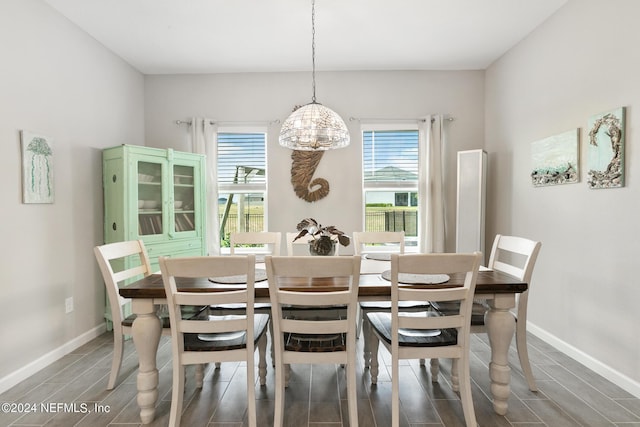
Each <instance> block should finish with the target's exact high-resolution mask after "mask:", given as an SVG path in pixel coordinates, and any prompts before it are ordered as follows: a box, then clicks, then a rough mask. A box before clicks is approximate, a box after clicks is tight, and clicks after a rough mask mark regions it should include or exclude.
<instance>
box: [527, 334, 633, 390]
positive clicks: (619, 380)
mask: <svg viewBox="0 0 640 427" xmlns="http://www.w3.org/2000/svg"><path fill="white" fill-rule="evenodd" d="M527 331H529V332H531V333H532V334H533V335H535V336H537V337H538V338H540V339H541V340H543V341H544V342H546V343H548V344H549V345H551V346H553V347H555V348H557V349H558V350H560V351H561V352H563V353H564V354H566V355H567V356H569V357H571V358H572V359H575V360H577V361H578V362H580V363H582V364H583V365H585V366H586V367H587V368H589V369H591V370H592V371H594V372H596V373H597V374H599V375H602V376H603V377H604V378H606V379H607V380H609V381H611V382H612V383H614V384H615V385H617V386H618V387H620V388H622V389H623V390H625V391H627V392H628V393H631V394H632V395H633V396H635V397H636V398H640V383H639V382H637V381H634V380H633V379H631V378H629V377H628V376H626V375H624V374H623V373H621V372H619V371H617V370H615V369H613V368H612V367H611V366H609V365H606V364H604V363H602V362H601V361H599V360H597V359H595V358H594V357H592V356H590V355H588V354H587V353H585V352H583V351H582V350H580V349H578V348H576V347H574V346H572V345H571V344H568V343H566V342H565V341H562V340H561V339H560V338H558V337H556V336H555V335H553V334H551V333H549V332H548V331H546V330H544V329H542V328H539V327H538V326H536V325H533V324H532V323H531V322H527Z"/></svg>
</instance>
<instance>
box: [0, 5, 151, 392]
mask: <svg viewBox="0 0 640 427" xmlns="http://www.w3.org/2000/svg"><path fill="white" fill-rule="evenodd" d="M0 40H2V43H0V60H1V61H2V67H0V117H1V118H2V119H1V120H0V182H2V185H0V200H2V208H1V212H2V214H1V220H0V236H2V241H3V244H2V245H1V246H0V257H1V259H2V262H1V263H0V266H1V267H0V342H1V343H2V351H0V390H1V389H2V388H3V387H6V386H7V385H11V383H12V382H14V381H15V380H17V379H19V378H20V375H22V374H25V373H26V374H28V373H29V372H28V369H29V366H31V368H34V369H36V368H37V363H36V364H35V365H30V364H31V363H33V362H34V361H36V360H41V361H43V362H44V363H46V362H47V361H51V359H52V358H55V357H57V356H58V355H61V354H60V351H62V354H64V350H65V349H67V350H68V349H69V343H70V342H78V339H81V337H83V336H85V335H86V333H87V332H90V331H92V330H93V329H94V328H99V327H100V325H101V324H102V323H103V322H104V319H103V318H102V313H103V306H104V291H103V289H104V285H103V284H102V282H101V281H100V280H99V279H98V269H97V265H96V262H95V259H94V257H93V252H92V248H93V246H94V245H96V244H97V243H101V242H102V234H103V233H102V191H101V187H102V179H101V172H102V164H101V149H102V148H105V147H108V146H112V145H118V144H122V143H130V144H144V123H143V107H144V106H143V90H144V85H143V76H142V75H141V74H140V73H138V72H137V71H135V70H134V69H133V68H132V67H130V66H129V65H127V64H126V63H125V62H123V61H122V60H121V59H119V58H118V57H116V56H114V55H113V54H112V53H110V52H109V51H107V50H106V49H105V48H104V47H102V46H101V45H99V44H98V43H97V42H96V41H95V40H94V39H92V38H91V37H90V36H88V35H87V34H86V33H84V32H82V31H80V30H79V29H77V28H76V27H75V26H74V25H72V24H71V23H69V22H68V21H67V20H66V19H65V18H63V17H62V16H61V15H59V14H58V13H57V12H55V11H54V10H53V9H51V8H50V7H49V6H47V5H45V4H44V3H42V2H41V1H37V0H2V2H0ZM21 129H25V130H31V131H35V132H40V133H42V134H44V135H47V136H49V137H51V138H53V139H54V144H55V145H54V168H55V170H54V174H55V178H54V183H55V203H53V204H41V205H34V204H23V203H22V184H21V169H20V166H21V152H20V136H19V131H20V130H21ZM67 297H73V298H74V300H75V310H74V311H73V312H72V313H71V314H65V298H67ZM63 347H64V348H63ZM17 371H21V372H17ZM9 374H12V375H9Z"/></svg>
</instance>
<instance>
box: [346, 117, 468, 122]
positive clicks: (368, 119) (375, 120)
mask: <svg viewBox="0 0 640 427" xmlns="http://www.w3.org/2000/svg"><path fill="white" fill-rule="evenodd" d="M434 120H435V119H431V121H432V122H433V121H434ZM444 120H446V121H448V122H452V121H454V120H455V119H454V118H453V117H448V116H445V117H444ZM349 121H350V122H354V121H358V122H361V121H366V122H408V121H418V122H426V121H427V119H424V118H420V119H380V118H370V117H349Z"/></svg>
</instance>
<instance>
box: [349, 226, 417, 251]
mask: <svg viewBox="0 0 640 427" xmlns="http://www.w3.org/2000/svg"><path fill="white" fill-rule="evenodd" d="M404 237H405V236H404V231H356V232H354V233H353V247H354V253H355V254H356V255H361V254H364V253H372V252H384V253H394V252H397V253H401V254H403V253H404Z"/></svg>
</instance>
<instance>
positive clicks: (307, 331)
mask: <svg viewBox="0 0 640 427" xmlns="http://www.w3.org/2000/svg"><path fill="white" fill-rule="evenodd" d="M265 263H266V267H267V276H268V278H269V279H268V280H269V295H270V298H271V310H272V322H273V323H274V343H275V352H276V371H275V382H276V390H275V410H274V424H273V425H274V427H282V425H283V420H284V389H285V387H286V386H287V384H288V378H289V366H290V365H291V364H318V363H324V364H327V363H328V364H341V365H344V366H345V367H346V377H347V395H348V406H349V425H350V426H351V427H357V426H358V409H357V395H356V387H357V384H356V337H355V333H356V331H355V328H356V322H355V315H356V306H357V301H358V284H359V280H360V257H358V256H341V257H336V256H293V257H291V256H287V257H271V256H267V257H266V259H265ZM335 277H343V278H345V283H344V287H342V288H340V289H337V290H336V289H334V288H332V287H323V286H322V284H321V283H319V282H323V281H325V282H329V283H332V282H333V280H334V279H335ZM292 281H293V282H295V281H302V282H303V283H309V285H307V289H306V291H305V290H302V291H296V290H295V289H294V288H292V287H290V286H289V287H288V286H287V285H288V284H291V282H292ZM314 281H315V284H314ZM314 287H315V289H313V290H311V291H310V288H314ZM332 306H337V307H340V309H341V310H345V311H346V316H344V315H343V316H338V317H335V316H330V317H322V316H321V317H310V316H308V315H304V316H302V317H298V318H296V311H293V312H290V311H289V310H290V309H291V308H292V307H303V308H308V309H314V308H320V309H324V308H326V307H332ZM291 313H293V314H291Z"/></svg>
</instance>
